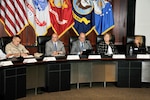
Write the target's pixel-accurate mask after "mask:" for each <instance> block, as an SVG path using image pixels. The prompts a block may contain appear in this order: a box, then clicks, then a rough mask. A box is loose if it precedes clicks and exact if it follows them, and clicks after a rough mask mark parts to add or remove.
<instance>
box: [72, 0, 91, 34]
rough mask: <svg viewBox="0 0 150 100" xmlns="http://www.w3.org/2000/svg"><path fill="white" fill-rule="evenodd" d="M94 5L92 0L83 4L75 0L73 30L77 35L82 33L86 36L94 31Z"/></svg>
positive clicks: (79, 0) (87, 0)
mask: <svg viewBox="0 0 150 100" xmlns="http://www.w3.org/2000/svg"><path fill="white" fill-rule="evenodd" d="M92 13H93V3H92V1H91V0H86V2H85V1H84V2H81V0H73V17H74V21H75V24H74V26H73V30H74V31H75V33H76V34H77V35H79V34H80V33H81V32H83V33H85V34H86V35H87V34H89V33H90V32H91V31H92V30H93V29H94V27H93V23H92V22H93V20H94V18H93V14H92Z"/></svg>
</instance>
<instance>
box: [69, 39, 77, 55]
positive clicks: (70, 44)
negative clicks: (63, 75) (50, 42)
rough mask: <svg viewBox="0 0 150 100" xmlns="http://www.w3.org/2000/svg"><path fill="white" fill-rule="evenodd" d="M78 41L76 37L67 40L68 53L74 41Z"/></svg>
mask: <svg viewBox="0 0 150 100" xmlns="http://www.w3.org/2000/svg"><path fill="white" fill-rule="evenodd" d="M76 40H78V37H77V36H72V37H70V38H69V52H71V48H72V43H73V42H74V41H76Z"/></svg>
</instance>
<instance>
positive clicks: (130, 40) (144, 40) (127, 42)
mask: <svg viewBox="0 0 150 100" xmlns="http://www.w3.org/2000/svg"><path fill="white" fill-rule="evenodd" d="M135 37H142V40H143V44H142V46H143V51H145V50H146V37H145V36H144V35H134V36H127V39H126V54H128V53H129V47H128V46H129V45H130V44H134V39H135ZM145 53H146V51H145Z"/></svg>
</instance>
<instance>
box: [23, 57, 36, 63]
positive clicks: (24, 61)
mask: <svg viewBox="0 0 150 100" xmlns="http://www.w3.org/2000/svg"><path fill="white" fill-rule="evenodd" d="M34 62H37V60H36V59H35V58H31V59H24V60H23V63H34Z"/></svg>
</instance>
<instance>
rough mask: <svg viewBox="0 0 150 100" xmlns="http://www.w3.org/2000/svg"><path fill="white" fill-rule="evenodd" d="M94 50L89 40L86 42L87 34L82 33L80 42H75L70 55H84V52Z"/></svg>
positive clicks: (79, 38)
mask: <svg viewBox="0 0 150 100" xmlns="http://www.w3.org/2000/svg"><path fill="white" fill-rule="evenodd" d="M89 49H91V50H92V46H91V43H90V41H89V40H86V36H85V33H80V35H79V37H78V40H76V41H74V42H73V44H72V48H71V52H70V54H79V55H82V53H83V51H86V50H89Z"/></svg>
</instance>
